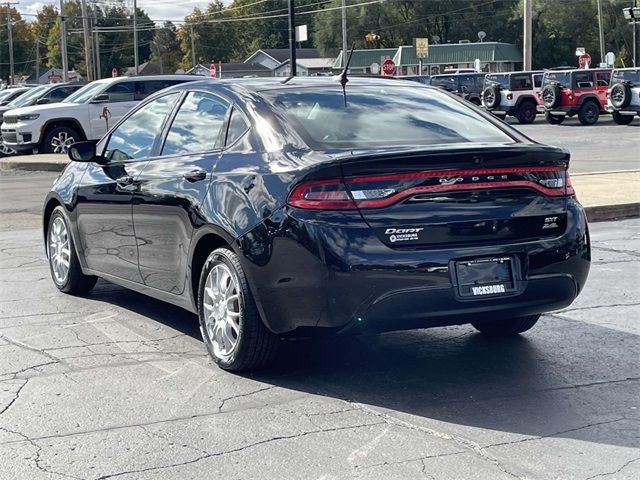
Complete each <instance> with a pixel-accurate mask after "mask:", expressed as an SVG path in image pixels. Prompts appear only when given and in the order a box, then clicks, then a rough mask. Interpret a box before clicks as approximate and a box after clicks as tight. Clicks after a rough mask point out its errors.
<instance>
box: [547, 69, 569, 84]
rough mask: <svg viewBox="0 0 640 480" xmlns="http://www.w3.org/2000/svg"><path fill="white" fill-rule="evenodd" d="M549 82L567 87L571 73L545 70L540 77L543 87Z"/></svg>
mask: <svg viewBox="0 0 640 480" xmlns="http://www.w3.org/2000/svg"><path fill="white" fill-rule="evenodd" d="M551 82H555V83H559V84H560V85H564V86H566V87H568V86H569V85H571V74H570V73H569V72H546V73H545V74H544V77H543V78H542V86H543V87H545V86H547V85H549V84H550V83H551Z"/></svg>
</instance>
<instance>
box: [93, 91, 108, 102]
mask: <svg viewBox="0 0 640 480" xmlns="http://www.w3.org/2000/svg"><path fill="white" fill-rule="evenodd" d="M108 102H109V94H108V93H101V94H100V95H96V96H95V97H93V99H92V100H91V103H108Z"/></svg>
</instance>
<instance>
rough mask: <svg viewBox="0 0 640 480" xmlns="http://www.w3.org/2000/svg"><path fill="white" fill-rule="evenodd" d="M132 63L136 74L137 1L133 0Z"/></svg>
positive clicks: (137, 61) (137, 64) (137, 62)
mask: <svg viewBox="0 0 640 480" xmlns="http://www.w3.org/2000/svg"><path fill="white" fill-rule="evenodd" d="M133 63H134V64H135V69H136V75H138V66H139V60H138V1H137V0H133Z"/></svg>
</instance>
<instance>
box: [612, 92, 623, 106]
mask: <svg viewBox="0 0 640 480" xmlns="http://www.w3.org/2000/svg"><path fill="white" fill-rule="evenodd" d="M611 100H612V102H615V103H617V104H621V103H622V101H623V100H624V91H623V90H622V89H621V88H614V89H613V90H612V91H611Z"/></svg>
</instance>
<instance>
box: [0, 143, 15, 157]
mask: <svg viewBox="0 0 640 480" xmlns="http://www.w3.org/2000/svg"><path fill="white" fill-rule="evenodd" d="M15 153H16V151H15V150H14V149H13V148H10V147H7V145H6V144H5V143H4V142H3V141H2V140H1V139H0V155H3V156H8V155H13V154H15Z"/></svg>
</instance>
